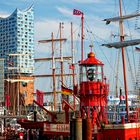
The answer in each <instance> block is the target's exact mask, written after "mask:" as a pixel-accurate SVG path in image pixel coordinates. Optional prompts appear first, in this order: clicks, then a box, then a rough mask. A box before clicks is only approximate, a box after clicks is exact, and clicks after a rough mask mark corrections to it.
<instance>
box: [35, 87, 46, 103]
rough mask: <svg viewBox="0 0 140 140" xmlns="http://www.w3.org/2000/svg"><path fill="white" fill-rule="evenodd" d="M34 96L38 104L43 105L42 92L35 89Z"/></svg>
mask: <svg viewBox="0 0 140 140" xmlns="http://www.w3.org/2000/svg"><path fill="white" fill-rule="evenodd" d="M36 98H37V102H38V103H39V104H41V105H43V98H44V92H42V91H40V90H38V89H37V90H36Z"/></svg>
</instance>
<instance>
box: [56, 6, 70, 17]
mask: <svg viewBox="0 0 140 140" xmlns="http://www.w3.org/2000/svg"><path fill="white" fill-rule="evenodd" d="M56 8H57V10H58V11H59V12H60V13H62V14H63V15H65V16H67V15H72V10H71V9H69V8H65V7H56Z"/></svg>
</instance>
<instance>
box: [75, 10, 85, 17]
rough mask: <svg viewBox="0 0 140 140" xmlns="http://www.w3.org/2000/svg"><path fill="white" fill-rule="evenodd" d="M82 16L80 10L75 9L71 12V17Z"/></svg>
mask: <svg viewBox="0 0 140 140" xmlns="http://www.w3.org/2000/svg"><path fill="white" fill-rule="evenodd" d="M82 14H83V12H81V11H80V10H76V9H74V10H73V15H76V16H80V15H82Z"/></svg>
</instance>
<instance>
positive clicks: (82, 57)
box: [81, 13, 84, 61]
mask: <svg viewBox="0 0 140 140" xmlns="http://www.w3.org/2000/svg"><path fill="white" fill-rule="evenodd" d="M81 23H82V26H81V60H82V61H83V60H84V13H82V17H81Z"/></svg>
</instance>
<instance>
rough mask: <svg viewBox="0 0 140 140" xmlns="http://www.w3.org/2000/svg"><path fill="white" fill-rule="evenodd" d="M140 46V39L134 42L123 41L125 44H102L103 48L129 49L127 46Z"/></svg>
mask: <svg viewBox="0 0 140 140" xmlns="http://www.w3.org/2000/svg"><path fill="white" fill-rule="evenodd" d="M138 44H140V39H134V40H128V41H123V42H114V43H108V44H102V46H106V47H108V48H112V47H114V48H116V49H119V48H122V47H127V46H134V45H138Z"/></svg>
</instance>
